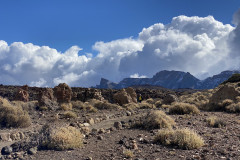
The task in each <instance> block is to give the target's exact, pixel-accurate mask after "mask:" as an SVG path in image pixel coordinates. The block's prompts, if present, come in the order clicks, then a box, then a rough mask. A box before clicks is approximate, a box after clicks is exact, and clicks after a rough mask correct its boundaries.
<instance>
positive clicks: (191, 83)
mask: <svg viewBox="0 0 240 160" xmlns="http://www.w3.org/2000/svg"><path fill="white" fill-rule="evenodd" d="M235 73H240V71H238V70H233V71H230V70H229V71H223V72H221V73H220V74H217V75H214V76H212V77H208V78H206V79H204V80H199V79H198V78H196V77H194V76H193V75H192V74H190V73H189V72H182V71H167V70H163V71H160V72H158V73H156V74H155V75H154V76H153V77H152V78H124V79H123V80H122V81H120V82H119V83H114V82H111V81H109V80H107V79H104V78H102V79H101V81H100V84H99V85H97V86H96V87H95V88H109V89H121V88H127V87H131V86H139V85H140V86H141V85H151V86H161V87H164V88H169V89H179V88H191V89H212V88H215V87H217V86H218V85H219V84H221V83H222V82H223V81H225V80H227V79H228V78H229V77H231V76H232V75H233V74H235Z"/></svg>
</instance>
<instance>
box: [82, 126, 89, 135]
mask: <svg viewBox="0 0 240 160" xmlns="http://www.w3.org/2000/svg"><path fill="white" fill-rule="evenodd" d="M81 131H82V132H83V133H84V134H86V135H88V134H89V133H90V132H91V130H90V128H89V127H81Z"/></svg>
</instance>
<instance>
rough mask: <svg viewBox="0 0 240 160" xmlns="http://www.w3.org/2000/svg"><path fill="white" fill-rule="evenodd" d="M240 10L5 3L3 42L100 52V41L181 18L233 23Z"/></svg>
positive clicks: (194, 2) (178, 1)
mask: <svg viewBox="0 0 240 160" xmlns="http://www.w3.org/2000/svg"><path fill="white" fill-rule="evenodd" d="M239 7H240V1H239V0H34V1H33V0H1V1H0V19H1V25H0V39H2V40H4V41H6V42H8V43H12V42H23V43H33V44H35V45H39V46H43V45H46V46H50V47H51V48H55V49H57V50H58V51H61V52H64V51H66V50H67V49H68V48H70V47H71V46H73V45H77V46H79V47H80V48H83V52H91V53H94V51H93V50H92V45H94V43H95V42H97V41H104V42H108V41H111V40H115V39H120V38H127V37H131V36H132V37H137V36H138V33H139V32H141V30H142V28H144V27H145V28H146V27H149V26H151V25H153V24H155V23H163V24H167V23H170V22H171V20H172V18H173V17H175V16H179V15H186V16H199V17H205V16H208V15H213V16H214V18H215V19H216V20H218V21H221V22H223V23H224V24H226V23H229V24H230V23H231V20H232V15H233V13H234V12H235V11H236V10H237V9H238V8H239Z"/></svg>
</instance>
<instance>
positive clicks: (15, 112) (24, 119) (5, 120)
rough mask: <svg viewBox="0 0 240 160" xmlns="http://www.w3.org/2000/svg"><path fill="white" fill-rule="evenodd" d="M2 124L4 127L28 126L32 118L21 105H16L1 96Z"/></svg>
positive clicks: (0, 116)
mask: <svg viewBox="0 0 240 160" xmlns="http://www.w3.org/2000/svg"><path fill="white" fill-rule="evenodd" d="M0 124H1V126H2V127H28V126H30V125H31V119H30V117H29V115H28V113H27V112H26V111H23V109H22V107H21V106H14V105H12V104H11V103H10V102H9V101H8V100H7V99H3V98H1V97H0Z"/></svg>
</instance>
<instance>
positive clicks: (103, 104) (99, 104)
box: [89, 99, 121, 110]
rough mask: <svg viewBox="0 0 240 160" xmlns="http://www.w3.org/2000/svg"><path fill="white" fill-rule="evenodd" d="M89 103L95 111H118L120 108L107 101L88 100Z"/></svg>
mask: <svg viewBox="0 0 240 160" xmlns="http://www.w3.org/2000/svg"><path fill="white" fill-rule="evenodd" d="M89 103H90V104H91V105H93V106H94V107H95V108H97V109H100V110H102V109H120V108H121V107H120V106H119V105H117V104H112V103H109V102H108V101H100V100H97V99H91V100H89Z"/></svg>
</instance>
